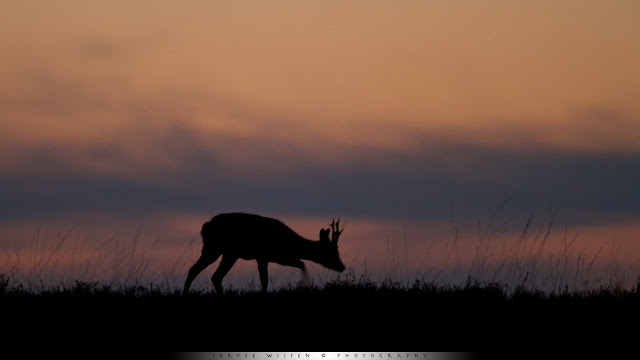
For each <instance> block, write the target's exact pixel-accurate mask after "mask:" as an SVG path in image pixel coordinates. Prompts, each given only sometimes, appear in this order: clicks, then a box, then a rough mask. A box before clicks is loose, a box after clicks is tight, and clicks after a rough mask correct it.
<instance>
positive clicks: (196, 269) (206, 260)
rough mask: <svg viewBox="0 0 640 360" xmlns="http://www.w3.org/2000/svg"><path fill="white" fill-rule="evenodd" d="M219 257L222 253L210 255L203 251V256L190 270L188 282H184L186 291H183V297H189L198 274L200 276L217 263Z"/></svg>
mask: <svg viewBox="0 0 640 360" xmlns="http://www.w3.org/2000/svg"><path fill="white" fill-rule="evenodd" d="M219 256H220V253H209V252H205V251H204V250H203V251H202V255H200V258H199V259H198V261H196V263H195V264H193V266H192V267H191V269H189V274H188V275H187V281H185V282H184V289H182V295H183V296H184V295H187V293H188V292H189V288H190V287H191V283H192V282H193V279H195V278H196V276H198V274H200V272H202V270H204V269H205V268H206V267H207V266H209V265H211V264H213V262H214V261H216V260H217V259H218V257H219Z"/></svg>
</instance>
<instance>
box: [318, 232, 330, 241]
mask: <svg viewBox="0 0 640 360" xmlns="http://www.w3.org/2000/svg"><path fill="white" fill-rule="evenodd" d="M329 232H330V230H329V229H320V241H326V242H329Z"/></svg>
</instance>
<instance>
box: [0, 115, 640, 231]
mask: <svg viewBox="0 0 640 360" xmlns="http://www.w3.org/2000/svg"><path fill="white" fill-rule="evenodd" d="M421 136H422V140H421V142H420V143H421V144H422V145H420V146H419V147H418V148H416V149H414V150H412V151H403V150H393V149H380V148H375V147H365V146H362V145H359V146H350V145H346V144H343V143H335V142H334V143H331V142H329V143H326V144H324V145H323V146H324V147H326V148H327V149H328V150H330V152H331V153H332V154H338V155H339V156H341V158H340V161H336V162H331V161H326V159H322V160H318V159H319V156H318V154H316V153H314V151H322V148H320V149H315V148H313V149H307V148H304V147H301V146H299V145H296V144H291V143H279V142H277V141H276V142H273V141H271V140H268V139H260V138H245V137H229V136H228V135H227V134H216V133H204V134H203V133H200V132H198V131H196V130H195V129H194V128H191V127H188V126H184V125H178V124H173V125H171V126H169V127H166V128H160V129H142V128H135V127H134V128H132V129H131V131H130V132H129V136H128V137H127V136H124V137H121V138H120V139H119V142H117V143H111V144H107V145H105V144H94V145H82V146H74V145H66V146H62V145H57V146H56V145H49V146H47V147H42V148H34V149H31V150H30V151H27V152H23V153H16V154H15V156H16V157H17V158H19V159H20V163H21V164H22V168H21V169H13V170H12V171H5V170H0V182H1V183H2V184H3V186H2V188H1V189H0V204H2V205H1V206H0V216H2V218H3V219H4V220H10V219H17V218H27V217H43V216H49V215H53V214H55V215H61V214H68V215H69V216H71V215H73V214H75V213H81V212H86V211H100V212H111V213H115V214H120V215H121V216H123V217H135V216H140V215H142V214H144V215H149V214H153V213H155V212H157V213H161V212H166V211H171V212H192V213H203V214H210V213H211V211H215V212H224V211H256V212H268V213H290V214H296V215H322V216H334V215H341V216H351V217H375V218H386V219H423V218H429V219H437V218H441V219H447V218H448V217H449V216H450V210H451V209H450V208H451V204H452V203H453V204H454V210H455V212H456V216H458V217H459V218H460V219H465V218H466V219H477V218H478V217H479V216H481V213H482V212H486V211H487V210H488V211H491V210H493V209H492V208H491V207H492V206H494V205H495V204H497V203H499V202H500V201H501V200H502V199H504V198H505V197H507V196H509V197H511V198H512V199H513V200H512V202H511V204H512V206H511V208H510V209H511V211H514V212H515V213H516V214H517V215H520V214H522V213H527V212H529V211H531V210H537V209H542V211H547V210H548V209H549V207H553V208H558V209H560V211H561V213H562V214H564V215H565V217H566V218H567V220H568V221H569V222H572V223H577V224H593V223H614V222H617V221H622V220H624V219H627V218H628V217H631V216H632V217H637V216H638V215H640V189H639V188H638V186H637V184H638V183H640V166H639V165H638V164H640V155H639V154H637V153H633V152H611V151H610V152H603V153H598V152H578V151H571V150H566V149H554V148H544V147H539V148H535V149H531V148H529V149H528V150H527V151H523V150H521V149H520V150H509V149H508V148H496V147H494V146H488V145H482V144H477V143H469V142H460V141H457V140H455V139H448V138H442V137H437V136H435V135H426V134H423V135H421ZM27 169H28V171H27Z"/></svg>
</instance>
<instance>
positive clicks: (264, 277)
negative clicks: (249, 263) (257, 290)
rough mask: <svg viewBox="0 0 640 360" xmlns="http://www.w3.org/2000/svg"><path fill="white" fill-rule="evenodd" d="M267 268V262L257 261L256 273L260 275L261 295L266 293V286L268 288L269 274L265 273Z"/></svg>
mask: <svg viewBox="0 0 640 360" xmlns="http://www.w3.org/2000/svg"><path fill="white" fill-rule="evenodd" d="M268 266H269V262H268V261H264V260H258V272H259V273H260V285H262V292H263V293H266V292H267V286H269V272H268V271H267V267H268Z"/></svg>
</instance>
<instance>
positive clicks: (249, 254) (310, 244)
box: [182, 213, 345, 295]
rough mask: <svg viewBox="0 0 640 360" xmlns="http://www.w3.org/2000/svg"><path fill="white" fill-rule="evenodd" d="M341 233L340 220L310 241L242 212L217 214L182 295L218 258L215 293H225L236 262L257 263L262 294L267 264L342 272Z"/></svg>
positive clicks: (276, 223) (275, 222)
mask: <svg viewBox="0 0 640 360" xmlns="http://www.w3.org/2000/svg"><path fill="white" fill-rule="evenodd" d="M343 230H344V229H343ZM343 230H340V219H338V221H335V219H334V220H333V221H332V222H331V229H320V240H318V241H313V240H308V239H305V238H303V237H302V236H300V235H298V234H296V233H295V232H294V231H293V230H291V228H289V227H288V226H287V225H285V224H284V223H282V222H281V221H279V220H276V219H271V218H267V217H263V216H259V215H253V214H244V213H228V214H219V215H216V216H214V217H213V218H212V219H211V220H210V221H208V222H206V223H204V225H202V230H201V231H200V235H202V243H203V245H202V254H201V255H200V258H199V259H198V261H196V263H195V264H194V265H193V266H192V267H191V269H190V270H189V274H188V275H187V280H186V281H185V283H184V289H183V290H182V295H186V294H187V293H188V292H189V287H191V283H192V282H193V279H195V277H196V276H198V274H199V273H200V272H201V271H202V270H204V269H205V268H206V267H207V266H209V265H211V264H212V263H213V262H214V261H216V260H217V259H218V257H220V255H222V260H221V261H220V265H219V266H218V269H217V270H216V271H215V273H214V274H213V276H212V277H211V282H213V287H214V288H215V289H216V292H217V293H218V294H223V293H224V292H223V290H222V279H223V278H224V276H225V275H226V274H227V273H228V272H229V270H230V269H231V267H232V266H233V264H235V262H236V261H237V260H238V259H245V260H253V259H255V260H256V261H257V262H258V272H259V274H260V284H261V285H262V291H263V292H267V285H268V283H269V275H268V272H267V267H268V264H269V263H270V262H273V263H276V264H280V265H285V266H292V267H297V268H299V269H300V270H302V271H303V273H305V274H306V271H307V270H306V267H305V265H304V263H303V262H302V261H301V259H302V260H310V261H313V262H315V263H318V264H320V265H322V266H324V267H326V268H328V269H331V270H335V271H338V272H342V271H344V269H345V267H344V264H343V263H342V261H341V260H340V254H339V253H338V238H339V237H340V234H341V233H342V231H343ZM330 232H331V239H329V234H330Z"/></svg>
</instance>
